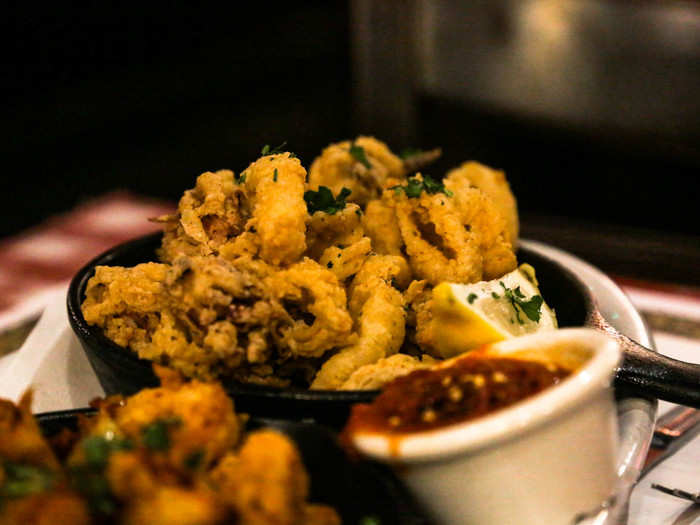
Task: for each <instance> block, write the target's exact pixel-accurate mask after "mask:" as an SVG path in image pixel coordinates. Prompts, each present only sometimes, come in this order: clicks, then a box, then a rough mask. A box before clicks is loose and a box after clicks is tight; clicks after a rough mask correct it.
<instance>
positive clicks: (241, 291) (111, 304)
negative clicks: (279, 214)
mask: <svg viewBox="0 0 700 525" xmlns="http://www.w3.org/2000/svg"><path fill="white" fill-rule="evenodd" d="M273 273H274V270H273V269H272V268H271V267H270V266H268V265H267V264H266V263H264V262H263V261H260V260H253V259H251V258H250V257H240V258H237V259H235V260H233V261H228V260H225V259H223V258H221V257H214V256H209V257H184V256H180V257H178V258H177V259H176V260H175V261H174V263H173V265H171V266H170V265H164V264H156V263H145V264H140V265H137V266H135V267H133V268H120V267H105V266H100V267H98V268H97V269H96V272H95V276H93V277H92V278H91V279H90V281H89V282H88V286H87V289H86V299H85V301H84V302H83V305H82V311H83V315H84V316H85V319H86V321H87V322H89V323H91V324H96V325H97V326H100V327H102V328H103V330H104V332H105V335H106V336H107V337H109V338H110V339H112V340H113V341H115V342H116V343H117V344H119V345H122V346H125V347H129V348H131V349H133V350H134V351H135V352H136V353H137V354H138V355H139V356H140V357H142V358H144V359H150V360H153V361H155V362H166V361H167V363H168V365H169V366H171V367H173V368H175V369H177V370H180V371H181V372H182V373H184V374H185V375H187V376H188V377H200V378H212V377H216V376H218V375H220V374H226V373H231V372H232V371H233V370H235V369H237V368H238V367H241V366H244V365H248V364H258V363H263V362H266V361H268V360H269V359H271V358H272V357H273V354H274V347H273V335H272V331H273V330H274V329H275V328H276V326H277V324H278V323H285V322H286V323H288V324H289V323H290V321H289V320H288V317H289V316H288V314H287V313H286V312H285V311H284V309H283V308H282V306H281V305H280V303H279V302H277V301H276V299H275V298H274V294H273V292H272V291H271V290H270V289H269V286H268V284H267V283H266V279H267V278H268V277H269V276H270V275H271V274H273Z"/></svg>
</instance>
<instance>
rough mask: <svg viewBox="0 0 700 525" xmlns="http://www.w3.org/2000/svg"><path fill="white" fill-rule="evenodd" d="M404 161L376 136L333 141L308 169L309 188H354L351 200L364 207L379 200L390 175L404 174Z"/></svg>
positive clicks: (336, 189) (400, 175)
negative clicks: (373, 200) (371, 201)
mask: <svg viewBox="0 0 700 525" xmlns="http://www.w3.org/2000/svg"><path fill="white" fill-rule="evenodd" d="M404 173H405V168H404V163H403V161H402V160H401V159H400V158H399V157H397V156H396V155H394V154H393V153H392V152H391V150H390V149H389V148H388V146H387V145H386V144H385V143H383V142H381V141H379V140H377V139H375V138H373V137H362V136H360V137H357V138H356V139H355V140H354V141H353V142H350V141H348V140H346V141H343V142H338V143H336V144H331V145H330V146H328V147H327V148H326V149H324V150H323V152H322V153H321V155H320V156H319V157H317V158H316V159H315V160H314V162H313V163H312V164H311V168H310V169H309V188H311V189H313V190H317V189H318V188H319V186H326V187H328V188H330V189H331V190H332V191H333V193H334V194H337V193H339V192H340V190H342V189H343V188H344V187H345V188H348V189H350V190H351V191H352V193H351V194H350V197H349V200H350V201H351V202H355V203H357V204H359V205H360V206H364V205H365V204H367V203H368V202H369V201H370V200H371V199H376V198H377V197H378V196H379V195H380V193H381V189H382V187H383V186H384V183H385V182H386V180H387V179H388V178H390V177H399V178H400V177H403V175H404Z"/></svg>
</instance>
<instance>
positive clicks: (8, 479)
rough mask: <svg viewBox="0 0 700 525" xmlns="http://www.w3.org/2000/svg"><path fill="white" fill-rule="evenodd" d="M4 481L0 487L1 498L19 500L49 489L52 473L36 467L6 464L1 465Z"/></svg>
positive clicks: (51, 482)
mask: <svg viewBox="0 0 700 525" xmlns="http://www.w3.org/2000/svg"><path fill="white" fill-rule="evenodd" d="M2 468H3V471H4V474H5V476H4V477H5V479H4V482H3V483H2V485H0V499H1V498H21V497H24V496H28V495H29V494H37V493H39V492H44V491H45V490H48V489H50V488H51V485H52V484H53V477H54V475H53V472H51V471H50V470H48V469H46V468H43V467H39V466H36V465H24V464H21V463H11V462H7V463H4V464H3V465H2Z"/></svg>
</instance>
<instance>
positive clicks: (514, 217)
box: [446, 161, 519, 246]
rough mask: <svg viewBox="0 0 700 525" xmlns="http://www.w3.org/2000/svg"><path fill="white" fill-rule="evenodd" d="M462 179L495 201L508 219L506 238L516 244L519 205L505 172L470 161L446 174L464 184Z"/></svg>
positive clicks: (498, 208)
mask: <svg viewBox="0 0 700 525" xmlns="http://www.w3.org/2000/svg"><path fill="white" fill-rule="evenodd" d="M461 179H466V180H467V181H469V182H470V183H471V184H472V185H473V186H475V187H477V188H479V189H480V190H481V191H483V192H484V193H485V194H486V195H487V196H488V197H489V198H490V199H491V201H493V204H494V206H495V207H496V209H497V210H498V211H499V212H500V214H501V216H502V217H503V218H504V219H505V221H506V228H505V231H506V235H505V240H506V241H508V242H509V243H511V244H512V245H513V246H516V245H517V244H518V230H519V226H518V205H517V202H516V200H515V196H514V195H513V193H512V192H511V190H510V186H509V184H508V181H507V180H506V177H505V174H504V173H503V172H502V171H498V170H494V169H492V168H489V167H488V166H484V165H483V164H480V163H478V162H473V161H469V162H465V163H464V164H462V165H461V166H459V167H458V168H455V169H453V170H451V171H450V172H449V173H448V174H447V176H446V180H453V181H455V183H458V184H460V185H463V184H464V183H463V182H462V181H461ZM458 181H459V182H458ZM453 191H454V190H453Z"/></svg>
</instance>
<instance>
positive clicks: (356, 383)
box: [339, 354, 438, 390]
mask: <svg viewBox="0 0 700 525" xmlns="http://www.w3.org/2000/svg"><path fill="white" fill-rule="evenodd" d="M437 362H438V361H437V360H435V359H433V358H432V357H431V356H429V355H427V354H424V355H423V356H422V359H418V358H416V357H413V356H411V355H406V354H394V355H392V356H390V357H383V358H382V359H380V360H379V361H377V362H376V363H372V364H369V365H365V366H362V367H360V368H358V369H357V370H355V371H354V372H353V373H352V375H351V376H350V377H349V378H348V380H347V381H345V383H343V384H342V385H341V386H340V388H339V390H375V389H379V388H381V387H383V386H384V385H385V384H387V383H388V382H390V381H393V380H394V379H396V378H397V377H401V376H405V375H406V374H410V373H411V372H413V371H414V370H420V369H421V368H430V367H431V366H432V365H434V364H435V363H437Z"/></svg>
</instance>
